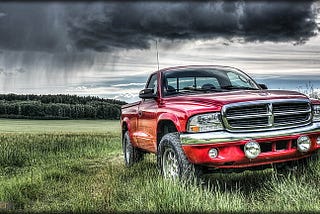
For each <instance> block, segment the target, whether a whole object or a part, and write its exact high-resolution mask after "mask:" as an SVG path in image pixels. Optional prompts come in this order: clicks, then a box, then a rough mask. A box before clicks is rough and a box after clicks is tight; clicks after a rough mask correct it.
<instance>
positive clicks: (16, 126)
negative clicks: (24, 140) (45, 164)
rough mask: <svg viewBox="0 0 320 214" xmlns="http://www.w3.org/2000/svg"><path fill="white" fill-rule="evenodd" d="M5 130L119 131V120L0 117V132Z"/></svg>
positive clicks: (48, 131)
mask: <svg viewBox="0 0 320 214" xmlns="http://www.w3.org/2000/svg"><path fill="white" fill-rule="evenodd" d="M1 132H2V133H4V132H5V133H7V132H29V133H30V132H31V133H35V132H37V133H53V132H73V133H74V132H95V133H106V132H120V122H119V120H24V119H0V133H1Z"/></svg>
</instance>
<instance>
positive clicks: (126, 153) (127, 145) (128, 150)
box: [125, 138, 130, 163]
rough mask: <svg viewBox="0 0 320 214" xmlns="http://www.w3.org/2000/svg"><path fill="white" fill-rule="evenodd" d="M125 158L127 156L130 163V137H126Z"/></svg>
mask: <svg viewBox="0 0 320 214" xmlns="http://www.w3.org/2000/svg"><path fill="white" fill-rule="evenodd" d="M125 158H126V162H127V163H129V160H130V143H129V141H128V139H127V138H126V139H125Z"/></svg>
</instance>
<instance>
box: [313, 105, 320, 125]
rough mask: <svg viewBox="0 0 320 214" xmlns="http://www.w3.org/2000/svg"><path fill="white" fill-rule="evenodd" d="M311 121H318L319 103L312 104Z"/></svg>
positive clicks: (319, 115)
mask: <svg viewBox="0 0 320 214" xmlns="http://www.w3.org/2000/svg"><path fill="white" fill-rule="evenodd" d="M313 122H320V105H314V106H313Z"/></svg>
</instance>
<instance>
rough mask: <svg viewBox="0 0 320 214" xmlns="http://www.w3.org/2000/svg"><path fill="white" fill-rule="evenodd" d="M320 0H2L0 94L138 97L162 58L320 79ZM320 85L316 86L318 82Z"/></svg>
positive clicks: (297, 79)
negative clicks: (77, 0)
mask: <svg viewBox="0 0 320 214" xmlns="http://www.w3.org/2000/svg"><path fill="white" fill-rule="evenodd" d="M319 29H320V2H319V1H291V2H289V1H200V2H196V1H170V2H169V1H168V2H167V1H119V2H116V1H90V2H85V1H79V2H76V1H43V2H40V1H35V2H32V1H25V2H23V1H21V2H19V1H15V2H8V1H4V2H0V93H16V94H31V93H32V94H77V95H81V96H88V95H90V96H99V97H103V98H112V99H119V100H123V101H126V102H133V101H136V100H139V98H138V92H139V91H140V90H141V89H143V87H144V85H145V82H146V80H147V78H148V76H149V74H150V73H151V72H153V71H156V70H157V68H158V65H157V49H156V41H157V42H158V53H159V67H160V69H161V68H166V67H171V66H180V65H199V64H206V65H209V64H211V65H228V66H233V67H237V68H239V69H241V70H243V71H244V72H246V73H247V74H249V75H250V76H252V77H253V78H254V79H255V80H256V81H257V82H259V83H265V84H267V85H268V87H269V88H270V89H286V90H299V91H304V90H306V89H308V87H310V86H312V87H313V88H314V89H315V90H319V88H320V75H319V74H320V35H319ZM319 91H320V90H319Z"/></svg>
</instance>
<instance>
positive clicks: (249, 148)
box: [244, 141, 261, 159]
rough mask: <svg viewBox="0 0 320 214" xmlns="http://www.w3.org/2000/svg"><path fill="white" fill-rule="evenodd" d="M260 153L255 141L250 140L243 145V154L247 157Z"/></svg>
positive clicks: (253, 156)
mask: <svg viewBox="0 0 320 214" xmlns="http://www.w3.org/2000/svg"><path fill="white" fill-rule="evenodd" d="M260 153H261V149H260V145H259V144H258V143H257V142H255V141H250V142H248V143H246V145H244V154H245V155H246V156H247V158H250V159H253V158H256V157H258V155H259V154H260Z"/></svg>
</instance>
